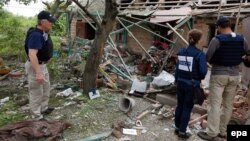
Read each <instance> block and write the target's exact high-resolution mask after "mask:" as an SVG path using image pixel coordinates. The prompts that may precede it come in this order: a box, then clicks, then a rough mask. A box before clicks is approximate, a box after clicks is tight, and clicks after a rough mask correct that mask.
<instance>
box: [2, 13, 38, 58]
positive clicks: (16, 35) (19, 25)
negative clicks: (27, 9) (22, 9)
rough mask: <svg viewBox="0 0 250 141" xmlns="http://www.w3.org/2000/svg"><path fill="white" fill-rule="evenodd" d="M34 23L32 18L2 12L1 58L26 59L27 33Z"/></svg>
mask: <svg viewBox="0 0 250 141" xmlns="http://www.w3.org/2000/svg"><path fill="white" fill-rule="evenodd" d="M33 23H34V21H33V19H31V18H29V19H28V18H24V17H20V16H14V15H12V14H11V13H9V12H6V11H4V10H0V56H7V55H18V57H21V58H22V59H24V57H25V51H24V47H23V46H24V39H25V33H26V31H27V29H28V28H29V26H31V25H32V24H33Z"/></svg>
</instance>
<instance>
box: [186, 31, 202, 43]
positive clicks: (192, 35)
mask: <svg viewBox="0 0 250 141" xmlns="http://www.w3.org/2000/svg"><path fill="white" fill-rule="evenodd" d="M201 37H202V32H201V30H198V29H192V30H190V31H189V33H188V42H189V44H191V45H195V44H197V43H198V42H199V40H200V39H201Z"/></svg>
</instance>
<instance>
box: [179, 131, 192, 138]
mask: <svg viewBox="0 0 250 141" xmlns="http://www.w3.org/2000/svg"><path fill="white" fill-rule="evenodd" d="M178 137H179V138H181V139H188V138H190V137H191V134H189V133H180V132H179V134H178Z"/></svg>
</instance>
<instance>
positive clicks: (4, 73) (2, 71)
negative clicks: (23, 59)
mask: <svg viewBox="0 0 250 141" xmlns="http://www.w3.org/2000/svg"><path fill="white" fill-rule="evenodd" d="M21 76H22V73H21V71H17V70H11V69H10V68H9V67H7V66H5V64H4V60H3V58H1V57H0V81H1V80H4V79H6V78H7V77H12V78H13V77H14V78H15V77H21Z"/></svg>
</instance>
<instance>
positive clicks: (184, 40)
mask: <svg viewBox="0 0 250 141" xmlns="http://www.w3.org/2000/svg"><path fill="white" fill-rule="evenodd" d="M166 25H167V26H168V27H169V28H170V29H171V30H172V31H174V33H175V34H176V35H177V36H179V37H180V39H181V40H182V41H183V42H184V43H185V44H186V45H188V42H187V41H186V39H184V38H183V37H182V36H181V35H180V34H179V33H178V32H177V31H176V30H175V29H174V28H173V27H172V26H171V25H170V24H169V23H166Z"/></svg>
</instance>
